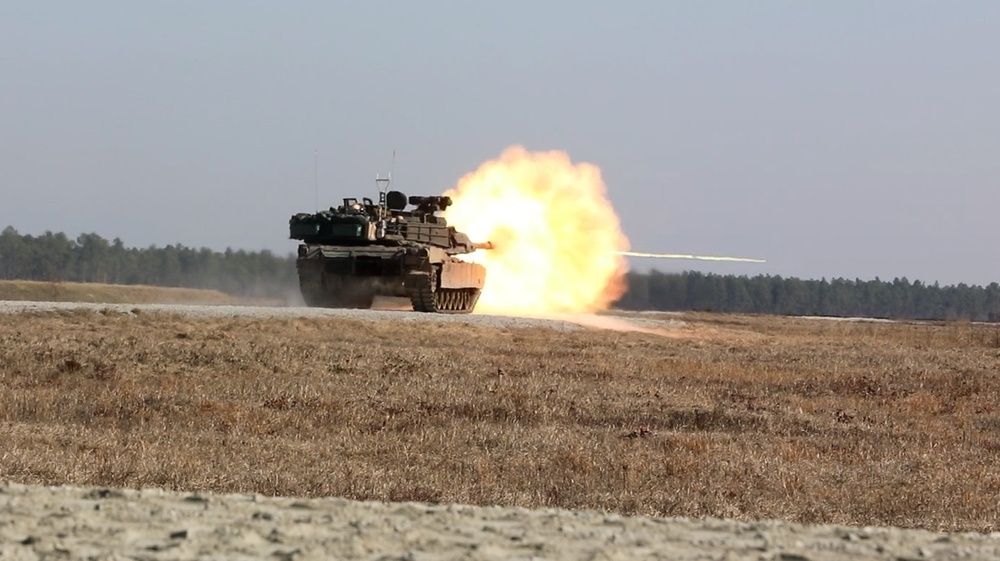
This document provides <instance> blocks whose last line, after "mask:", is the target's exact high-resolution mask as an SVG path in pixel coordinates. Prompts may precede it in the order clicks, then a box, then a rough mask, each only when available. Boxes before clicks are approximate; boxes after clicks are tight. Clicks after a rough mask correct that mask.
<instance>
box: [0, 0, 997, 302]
mask: <svg viewBox="0 0 1000 561" xmlns="http://www.w3.org/2000/svg"><path fill="white" fill-rule="evenodd" d="M998 29H1000V2H995V1H986V0H984V1H978V2H977V1H967V2H944V1H938V2H923V1H915V0H907V1H894V2H891V1H879V2H870V1H836V2H833V1H830V2H823V3H820V2H792V1H787V2H766V1H761V2H744V1H732V2H700V1H699V2H695V1H690V2H668V1H648V2H640V1H633V2H628V1H623V2H608V1H602V2H596V1H581V0H574V1H537V2H518V1H505V2H485V1H482V2H479V1H476V2H473V1H454V2H434V1H421V2H404V1H399V2H378V1H364V2H361V1H357V2H337V1H331V0H314V1H287V2H277V1H256V2H255V1H249V0H240V1H221V0H216V1H209V2H204V1H198V2H194V1H190V2H186V1H171V2H134V1H125V0H122V1H118V2H107V1H99V0H90V1H87V2H79V1H76V0H74V1H66V2H57V1H48V2H46V1H41V0H37V1H30V2H29V1H25V2H21V1H16V2H15V1H10V0H0V228H2V227H4V226H6V225H12V226H14V227H15V228H17V229H18V231H20V232H21V233H30V234H40V233H43V232H44V231H45V230H52V231H65V232H67V233H68V234H69V235H71V236H76V235H78V234H80V233H83V232H96V233H98V234H100V235H102V236H104V237H106V238H114V237H120V238H122V239H123V240H124V241H125V243H126V244H127V245H134V246H146V245H150V244H156V245H159V246H163V245H167V244H170V243H181V244H184V245H188V246H194V247H202V246H206V247H211V248H214V249H225V248H226V247H233V248H244V249H264V248H267V249H271V250H274V251H277V252H280V253H283V254H284V253H289V252H292V251H294V249H295V242H294V241H292V240H288V239H287V232H288V230H287V227H288V217H289V216H290V215H291V214H293V213H295V212H301V211H312V210H314V207H315V192H314V173H313V171H314V170H313V163H314V154H316V153H318V160H319V180H320V181H319V183H320V196H321V202H320V204H321V206H329V205H330V204H334V203H335V202H336V201H337V200H338V199H340V198H342V197H345V196H352V195H353V196H362V195H368V196H371V195H372V194H373V193H374V192H375V185H374V182H373V179H374V176H375V173H376V172H379V171H381V172H386V171H388V170H389V167H390V165H391V155H392V151H393V150H396V153H397V157H396V162H395V173H394V178H395V181H394V187H396V188H398V189H400V190H403V191H404V192H407V193H411V194H421V193H440V192H442V191H444V190H445V189H447V188H449V187H451V186H453V185H454V184H455V182H456V181H457V180H458V179H459V178H460V177H461V176H462V175H464V174H465V173H467V172H470V171H473V170H474V169H475V168H476V167H478V166H479V164H480V163H481V162H483V161H484V160H487V159H489V158H492V157H495V156H497V155H499V154H500V152H501V151H502V150H503V149H504V148H505V147H507V146H509V145H512V144H522V145H524V146H526V147H527V148H529V149H532V150H548V149H561V150H565V151H567V152H568V153H569V154H570V155H571V157H572V158H573V159H574V160H577V161H587V162H591V163H593V164H596V165H598V166H600V168H601V169H602V171H603V175H604V179H605V182H606V183H607V185H608V190H609V197H610V199H611V200H612V202H613V203H614V205H615V208H616V209H617V211H618V213H619V214H620V216H621V218H622V221H623V223H624V227H625V232H626V234H627V235H628V236H629V238H630V239H631V241H632V246H633V249H636V250H638V251H660V252H684V253H708V254H729V255H741V256H749V257H762V258H766V259H767V260H768V263H767V264H766V265H711V264H699V263H694V262H682V261H668V262H655V263H650V262H648V261H635V262H634V264H635V265H636V266H637V267H639V268H645V267H648V266H650V265H655V266H656V267H657V268H659V269H661V270H682V269H698V270H704V271H715V272H723V273H730V272H731V273H738V274H756V273H769V274H780V275H783V276H797V277H801V278H819V277H822V276H825V277H828V278H829V277H847V278H855V277H860V278H862V279H869V278H874V277H875V276H879V277H881V278H882V279H892V278H893V277H897V276H900V277H902V276H906V277H908V278H909V279H910V280H915V279H920V280H924V281H928V282H933V281H935V280H936V281H940V282H942V283H948V284H950V283H958V282H965V283H975V284H986V283H989V282H993V281H1000V259H998V255H997V253H998V251H997V249H996V245H997V241H998V237H1000V236H998V234H997V223H998V218H1000V33H998V31H997V30H998Z"/></svg>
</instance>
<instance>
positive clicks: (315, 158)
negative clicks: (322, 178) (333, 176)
mask: <svg viewBox="0 0 1000 561" xmlns="http://www.w3.org/2000/svg"><path fill="white" fill-rule="evenodd" d="M313 189H314V190H315V192H316V212H319V150H313Z"/></svg>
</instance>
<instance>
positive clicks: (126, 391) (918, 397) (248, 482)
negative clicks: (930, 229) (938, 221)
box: [0, 311, 1000, 531]
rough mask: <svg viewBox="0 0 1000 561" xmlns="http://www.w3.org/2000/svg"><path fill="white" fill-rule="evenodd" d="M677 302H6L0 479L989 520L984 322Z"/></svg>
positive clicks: (655, 509)
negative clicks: (414, 314) (483, 311)
mask: <svg viewBox="0 0 1000 561" xmlns="http://www.w3.org/2000/svg"><path fill="white" fill-rule="evenodd" d="M656 317H657V316H654V315H648V314H646V315H643V318H645V319H656ZM670 318H672V319H682V320H683V321H684V322H685V325H684V326H683V327H675V328H671V329H668V330H666V331H665V333H666V336H663V335H657V334H651V333H635V332H615V331H604V330H593V329H581V330H578V331H556V330H551V329H545V328H504V329H497V328H491V327H487V326H478V325H466V324H463V323H456V322H440V321H434V320H431V321H428V322H410V321H406V322H393V321H381V322H375V321H363V320H356V319H346V318H312V319H306V318H302V319H268V320H261V319H254V318H190V317H182V316H177V315H169V314H154V313H138V314H137V315H135V316H133V315H122V314H120V313H110V312H109V313H104V314H97V313H93V312H87V311H76V312H54V313H40V314H20V315H8V316H3V317H2V318H0V434H2V443H3V444H2V448H0V478H2V479H9V480H13V481H17V482H21V483H42V484H64V483H72V484H79V485H103V486H123V487H145V486H157V487H165V488H173V489H185V490H195V491H197V490H205V491H208V490H211V491H225V492H234V491H253V492H259V493H264V494H269V495H298V496H329V495H333V496H341V497H347V498H352V499H378V500H389V501H400V500H416V501H431V502H460V503H472V504H480V505H487V504H500V505H518V506H524V507H539V506H558V507H567V508H596V509H608V510H612V511H617V512H620V513H627V514H632V513H636V514H655V515H685V516H701V515H710V516H717V517H732V518H742V519H761V518H780V519H786V520H791V521H797V522H807V523H816V522H829V523H843V524H852V525H898V526H904V527H922V528H928V529H935V530H952V531H954V530H972V531H996V530H1000V374H998V370H1000V330H998V328H997V327H996V326H989V325H974V324H969V323H938V324H931V323H919V324H893V323H855V322H836V321H820V320H808V319H792V318H775V317H743V316H723V315H710V314H688V315H685V316H680V317H678V316H670Z"/></svg>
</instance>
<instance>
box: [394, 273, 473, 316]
mask: <svg viewBox="0 0 1000 561" xmlns="http://www.w3.org/2000/svg"><path fill="white" fill-rule="evenodd" d="M411 278H412V277H411ZM414 280H416V279H414ZM407 292H408V293H409V295H410V302H411V303H412V304H413V309H414V310H415V311H418V312H430V313H437V314H468V313H471V312H472V310H474V309H475V307H476V302H477V301H479V293H480V292H481V291H480V290H479V289H478V288H439V287H437V270H433V271H431V273H430V274H426V275H420V276H419V281H417V282H413V281H411V284H410V286H408V287H407Z"/></svg>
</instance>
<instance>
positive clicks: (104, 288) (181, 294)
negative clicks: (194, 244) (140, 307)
mask: <svg viewBox="0 0 1000 561" xmlns="http://www.w3.org/2000/svg"><path fill="white" fill-rule="evenodd" d="M0 300H24V301H28V302H94V303H101V304H119V303H121V304H144V303H157V304H238V303H239V301H238V299H237V298H234V297H232V296H229V295H226V294H223V293H222V292H219V291H218V290H199V289H194V288H167V287H162V286H141V285H121V284H100V283H82V282H40V281H21V280H0Z"/></svg>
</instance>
